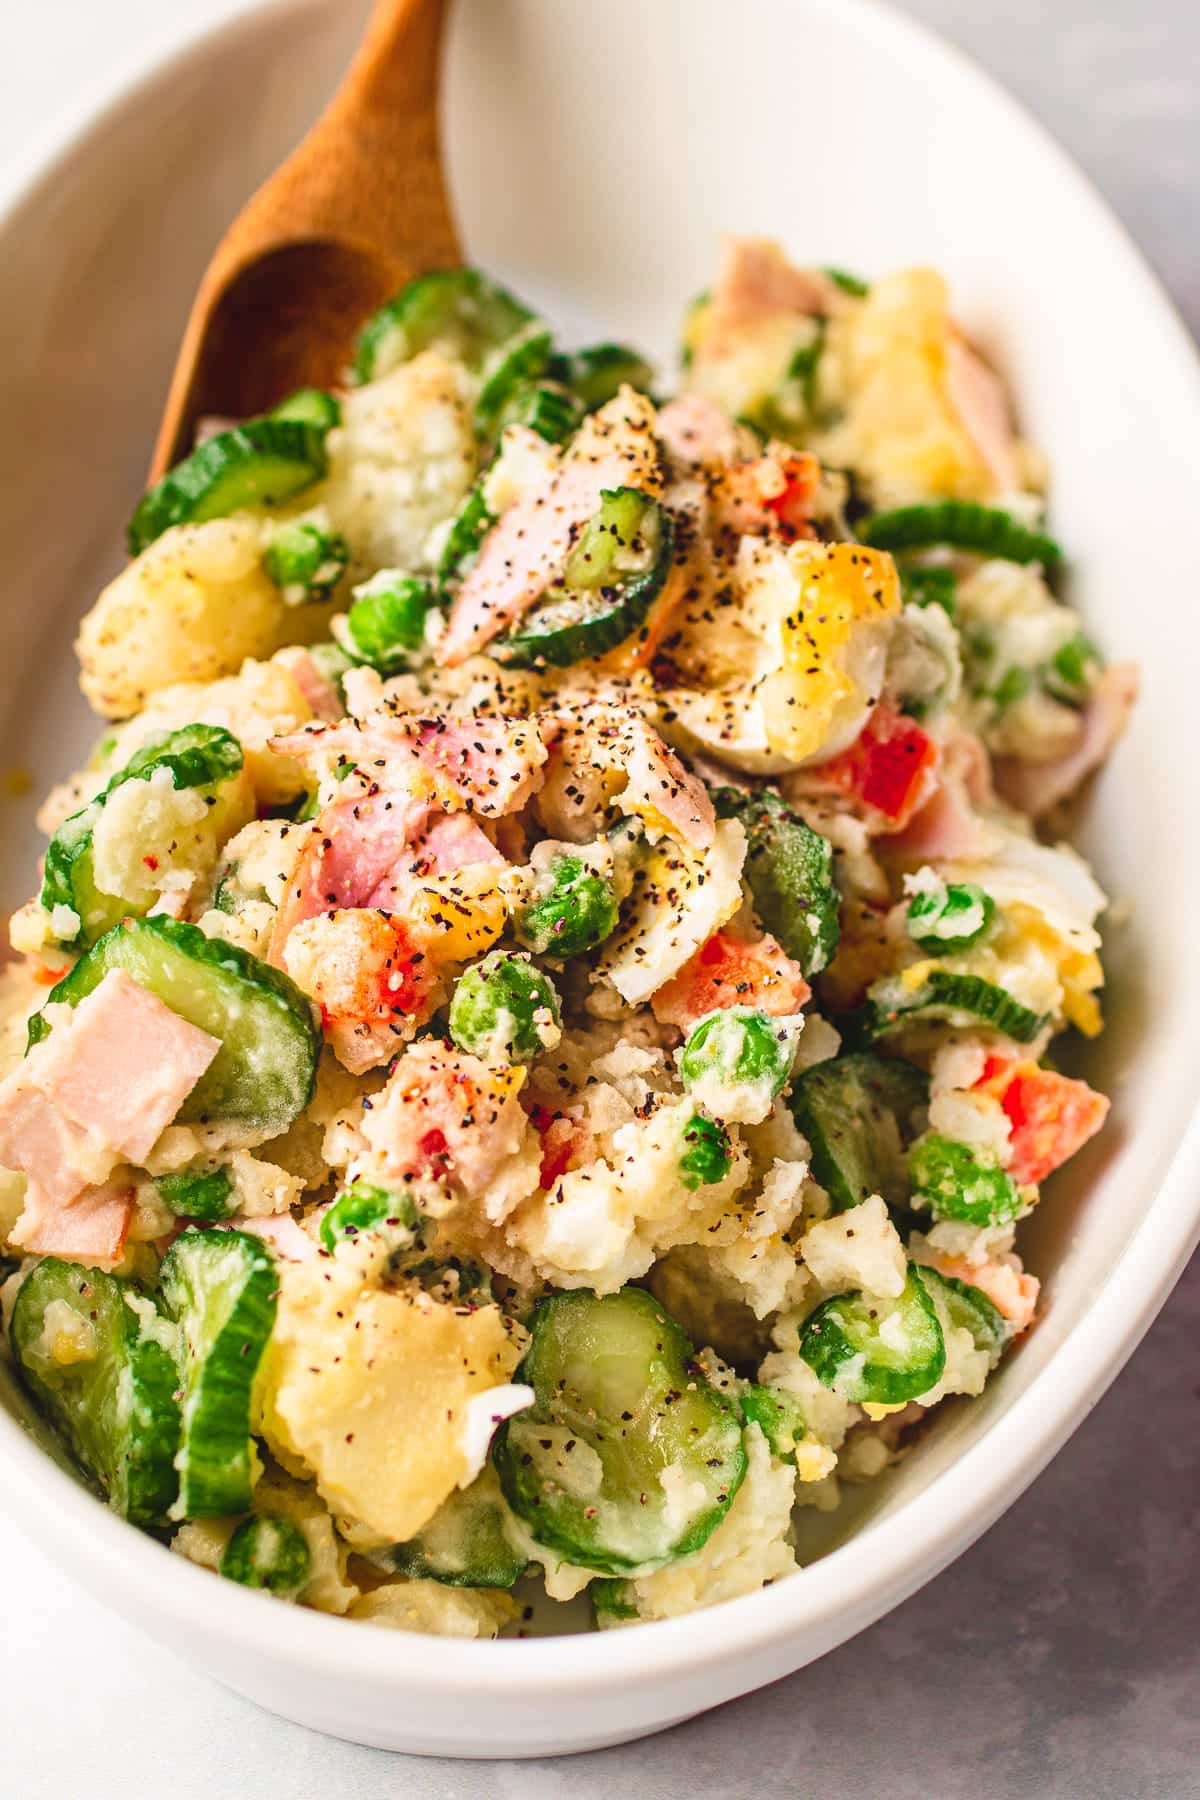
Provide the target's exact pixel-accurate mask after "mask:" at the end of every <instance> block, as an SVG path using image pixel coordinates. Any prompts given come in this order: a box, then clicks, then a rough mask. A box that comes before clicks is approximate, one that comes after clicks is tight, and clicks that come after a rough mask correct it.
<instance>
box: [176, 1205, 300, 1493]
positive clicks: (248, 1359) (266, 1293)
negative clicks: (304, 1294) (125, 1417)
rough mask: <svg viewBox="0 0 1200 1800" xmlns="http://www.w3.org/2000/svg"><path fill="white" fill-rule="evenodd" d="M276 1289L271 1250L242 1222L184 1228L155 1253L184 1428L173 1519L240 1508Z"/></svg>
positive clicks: (249, 1474) (247, 1488)
mask: <svg viewBox="0 0 1200 1800" xmlns="http://www.w3.org/2000/svg"><path fill="white" fill-rule="evenodd" d="M278 1290H279V1275H278V1271H277V1269H276V1267H275V1258H274V1256H273V1255H272V1253H271V1251H270V1250H269V1249H268V1247H267V1245H266V1244H265V1243H264V1242H263V1240H262V1239H261V1238H257V1237H251V1236H249V1234H248V1233H246V1232H244V1231H185V1232H184V1233H183V1235H182V1236H181V1237H177V1238H176V1239H175V1242H174V1243H173V1244H172V1245H171V1248H170V1249H169V1250H168V1252H167V1254H166V1257H165V1259H164V1261H163V1266H162V1269H161V1271H160V1274H159V1292H160V1294H161V1296H162V1301H163V1305H164V1306H165V1308H166V1310H167V1312H168V1314H169V1315H170V1316H171V1318H173V1319H174V1320H175V1322H176V1324H177V1325H178V1327H179V1349H178V1365H179V1384H180V1386H181V1387H182V1389H183V1404H182V1412H183V1432H182V1438H181V1442H180V1447H179V1455H178V1457H177V1458H176V1467H177V1468H178V1470H179V1500H178V1503H177V1506H176V1509H175V1512H176V1516H178V1517H179V1518H181V1519H210V1518H220V1517H221V1516H222V1515H223V1514H225V1513H239V1512H246V1511H247V1510H248V1509H249V1506H250V1498H251V1494H252V1492H253V1488H254V1480H255V1456H254V1450H253V1446H252V1444H251V1441H250V1396H251V1390H252V1388H253V1385H254V1377H255V1374H256V1373H257V1371H258V1365H259V1363H260V1362H261V1361H262V1355H263V1351H264V1350H265V1349H266V1347H267V1341H268V1339H269V1338H270V1336H271V1330H272V1327H273V1326H274V1323H275V1309H276V1300H277V1295H278Z"/></svg>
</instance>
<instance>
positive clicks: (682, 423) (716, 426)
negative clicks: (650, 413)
mask: <svg viewBox="0 0 1200 1800" xmlns="http://www.w3.org/2000/svg"><path fill="white" fill-rule="evenodd" d="M655 430H656V431H657V433H658V441H659V443H660V444H661V445H662V447H663V449H664V450H665V451H666V452H667V454H668V456H672V457H674V459H675V461H676V462H681V463H685V464H689V465H704V464H711V463H726V462H732V461H733V460H734V458H735V457H736V456H737V453H738V428H737V426H736V425H735V424H734V422H733V420H732V419H731V418H730V417H729V415H728V413H726V412H723V411H722V410H721V408H720V407H719V406H718V405H717V403H716V401H715V400H710V399H709V398H708V396H707V395H706V394H681V395H680V396H679V398H678V399H677V400H672V401H670V403H669V404H668V405H666V406H664V407H663V409H662V411H661V412H660V413H659V415H658V423H657V425H656V427H655Z"/></svg>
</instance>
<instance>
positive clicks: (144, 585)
mask: <svg viewBox="0 0 1200 1800" xmlns="http://www.w3.org/2000/svg"><path fill="white" fill-rule="evenodd" d="M271 524H272V521H268V520H267V519H265V518H263V517H260V516H258V515H254V514H250V513H239V514H236V515H235V516H234V517H232V518H229V519H209V520H208V521H206V522H205V523H204V524H201V525H176V526H173V527H172V529H171V530H170V531H165V532H164V533H163V535H162V536H161V537H160V538H158V539H157V540H156V541H155V542H154V543H153V544H151V545H150V546H149V548H148V549H146V550H144V551H143V552H142V554H141V556H139V557H137V558H136V559H135V561H133V562H131V563H130V564H129V566H128V568H126V569H123V570H122V571H121V573H120V574H119V575H118V576H117V577H116V578H115V580H113V581H111V582H110V583H109V584H108V586H107V587H106V588H105V590H104V592H103V593H102V594H101V595H100V598H99V599H98V600H97V602H96V604H95V606H93V608H92V610H91V612H90V613H88V615H87V617H86V618H85V619H84V621H83V624H82V625H81V627H80V630H79V639H78V642H77V644H76V649H77V651H78V653H79V659H80V664H81V675H80V684H81V686H82V688H83V691H84V694H85V695H86V696H87V698H88V699H89V700H90V701H91V703H92V705H93V706H94V707H95V708H96V709H97V711H99V712H102V713H106V714H107V715H108V716H109V717H110V718H114V719H120V718H126V717H127V716H128V715H129V714H130V713H135V712H137V711H139V710H140V709H141V708H142V707H144V706H145V705H146V703H147V701H148V700H149V699H150V697H151V696H152V695H154V694H156V693H158V691H159V690H160V689H162V688H164V687H167V686H169V685H170V684H172V683H174V682H181V681H212V680H214V679H215V678H216V677H217V676H221V675H231V674H233V673H234V671H235V670H237V669H239V668H240V667H241V665H242V663H243V661H244V660H245V659H246V657H248V656H269V655H270V653H271V652H272V651H273V650H277V649H279V647H280V646H281V645H283V644H289V643H305V642H308V641H309V640H310V639H312V638H314V637H317V636H319V635H320V633H321V631H322V629H323V627H324V624H325V622H326V620H327V619H328V618H329V616H330V614H331V611H332V605H333V603H332V602H330V603H327V604H325V605H322V606H293V607H289V606H285V604H284V601H283V597H282V595H281V594H280V591H279V589H278V588H277V587H276V586H275V584H274V582H273V581H271V580H270V578H269V577H268V576H267V574H266V573H265V572H264V570H263V567H262V553H263V549H264V547H265V544H266V542H267V539H268V536H269V533H270V529H271Z"/></svg>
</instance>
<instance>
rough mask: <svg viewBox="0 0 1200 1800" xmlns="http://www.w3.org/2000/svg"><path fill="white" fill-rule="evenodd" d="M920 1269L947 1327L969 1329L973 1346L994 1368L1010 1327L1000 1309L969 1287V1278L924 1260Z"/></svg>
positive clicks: (1006, 1342) (1004, 1346)
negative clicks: (945, 1271)
mask: <svg viewBox="0 0 1200 1800" xmlns="http://www.w3.org/2000/svg"><path fill="white" fill-rule="evenodd" d="M920 1268H921V1280H922V1281H923V1282H924V1284H925V1289H926V1292H927V1293H928V1294H929V1296H930V1298H931V1299H932V1301H933V1303H934V1305H935V1307H937V1308H938V1309H939V1311H940V1313H941V1314H942V1317H943V1319H944V1322H945V1324H946V1325H948V1326H949V1327H951V1329H953V1328H954V1327H956V1326H957V1327H961V1328H962V1329H963V1330H965V1331H969V1332H970V1334H971V1337H972V1338H973V1340H974V1343H975V1348H976V1349H977V1350H986V1351H987V1352H988V1354H989V1356H990V1357H991V1359H992V1367H993V1368H994V1367H995V1365H996V1363H997V1362H999V1360H1000V1356H1001V1353H1002V1352H1003V1351H1004V1349H1005V1348H1006V1346H1007V1345H1008V1344H1009V1342H1010V1341H1011V1339H1012V1334H1013V1330H1012V1326H1011V1324H1010V1323H1009V1321H1008V1320H1007V1319H1006V1318H1005V1316H1004V1314H1003V1313H1002V1312H1001V1311H1000V1308H999V1307H998V1306H995V1305H993V1303H992V1302H991V1301H990V1300H989V1299H988V1297H987V1295H986V1294H985V1293H984V1292H983V1291H982V1289H980V1288H977V1287H973V1286H972V1284H971V1283H970V1282H969V1281H959V1280H958V1279H957V1277H956V1276H953V1275H942V1274H940V1273H939V1272H938V1270H937V1269H931V1268H928V1267H927V1266H926V1265H925V1264H924V1263H922V1264H921V1265H920Z"/></svg>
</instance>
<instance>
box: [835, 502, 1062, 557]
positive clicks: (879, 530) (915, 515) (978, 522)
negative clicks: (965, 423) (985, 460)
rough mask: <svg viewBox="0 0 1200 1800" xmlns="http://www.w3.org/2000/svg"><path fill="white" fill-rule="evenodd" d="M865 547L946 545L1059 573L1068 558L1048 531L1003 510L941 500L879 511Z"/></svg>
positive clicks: (864, 530) (868, 522)
mask: <svg viewBox="0 0 1200 1800" xmlns="http://www.w3.org/2000/svg"><path fill="white" fill-rule="evenodd" d="M858 535H859V537H860V538H861V539H862V541H863V543H864V544H872V545H874V547H875V548H876V549H877V550H891V551H893V552H895V551H898V550H929V549H932V548H933V546H934V545H937V544H946V545H948V546H949V547H950V548H951V549H954V550H967V551H970V552H971V554H972V555H974V556H994V557H999V558H1001V559H1002V560H1003V561H1004V562H1015V563H1041V565H1042V567H1043V568H1045V569H1049V570H1053V569H1056V568H1057V567H1058V565H1059V564H1060V563H1061V562H1062V560H1063V553H1062V547H1061V545H1059V544H1057V543H1056V542H1055V541H1054V539H1053V538H1052V537H1047V536H1046V534H1045V532H1043V531H1031V530H1030V528H1029V526H1028V525H1022V523H1021V521H1020V520H1019V519H1017V518H1014V517H1013V515H1012V513H1009V512H1005V511H1003V509H1002V508H1000V507H998V506H982V505H980V503H979V502H978V501H977V500H935V501H932V502H931V503H930V504H928V505H924V506H899V507H896V508H895V510H894V511H892V512H880V513H874V514H872V516H871V517H870V518H869V519H865V520H864V521H863V523H862V525H861V526H860V527H859V532H858Z"/></svg>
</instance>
